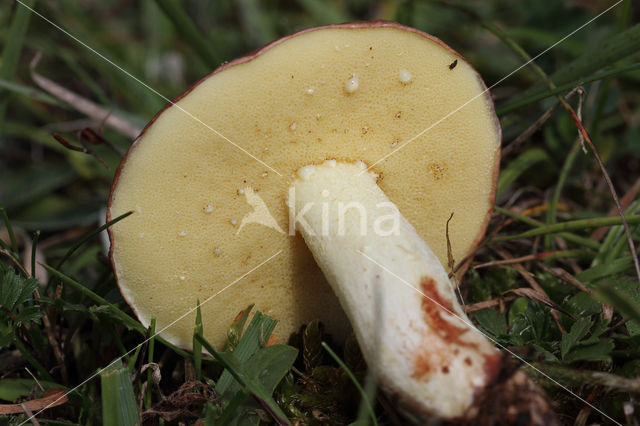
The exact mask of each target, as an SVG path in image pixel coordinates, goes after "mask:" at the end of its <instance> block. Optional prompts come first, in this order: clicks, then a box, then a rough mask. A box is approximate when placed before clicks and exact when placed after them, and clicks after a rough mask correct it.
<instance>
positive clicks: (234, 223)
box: [229, 219, 238, 226]
mask: <svg viewBox="0 0 640 426" xmlns="http://www.w3.org/2000/svg"><path fill="white" fill-rule="evenodd" d="M229 222H230V223H231V224H232V225H233V226H236V225H237V224H238V221H237V220H235V219H231V220H230V221H229Z"/></svg>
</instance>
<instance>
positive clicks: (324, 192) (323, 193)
mask: <svg viewBox="0 0 640 426" xmlns="http://www.w3.org/2000/svg"><path fill="white" fill-rule="evenodd" d="M322 196H323V197H324V198H327V197H328V196H329V190H328V189H323V190H322Z"/></svg>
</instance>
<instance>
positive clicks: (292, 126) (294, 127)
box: [289, 121, 298, 131]
mask: <svg viewBox="0 0 640 426" xmlns="http://www.w3.org/2000/svg"><path fill="white" fill-rule="evenodd" d="M297 126H298V125H297V124H296V122H295V121H294V122H293V123H291V125H290V126H289V130H291V131H294V130H295V129H296V127H297Z"/></svg>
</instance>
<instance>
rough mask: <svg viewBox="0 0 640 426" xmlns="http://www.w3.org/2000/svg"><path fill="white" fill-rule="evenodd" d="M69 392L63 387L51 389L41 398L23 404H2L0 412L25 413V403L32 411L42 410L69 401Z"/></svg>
mask: <svg viewBox="0 0 640 426" xmlns="http://www.w3.org/2000/svg"><path fill="white" fill-rule="evenodd" d="M68 400H69V398H67V393H66V391H65V390H64V389H62V388H54V389H49V390H47V391H45V392H44V394H43V395H42V397H41V398H38V399H32V400H30V401H25V402H23V403H21V404H0V414H18V413H24V408H23V407H22V406H23V405H24V406H25V407H26V408H27V409H29V410H31V411H40V410H44V409H46V408H51V407H56V406H58V405H62V404H64V403H65V402H67V401H68Z"/></svg>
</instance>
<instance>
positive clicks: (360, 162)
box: [356, 160, 367, 170]
mask: <svg viewBox="0 0 640 426" xmlns="http://www.w3.org/2000/svg"><path fill="white" fill-rule="evenodd" d="M356 164H357V165H358V167H359V168H360V170H364V169H366V168H367V165H366V164H364V161H360V160H358V162H357V163H356Z"/></svg>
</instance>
